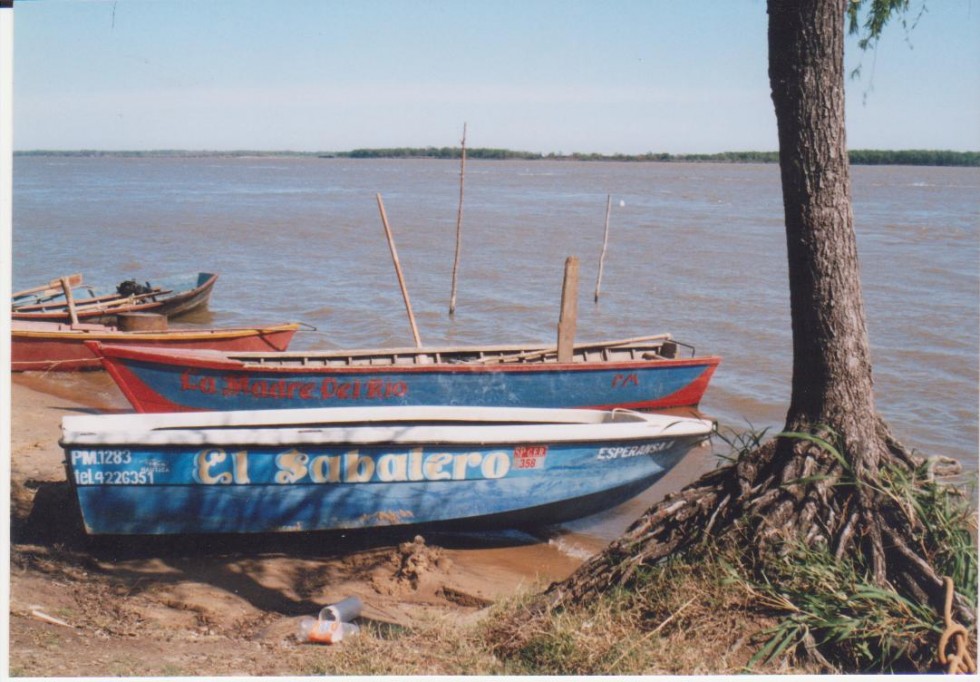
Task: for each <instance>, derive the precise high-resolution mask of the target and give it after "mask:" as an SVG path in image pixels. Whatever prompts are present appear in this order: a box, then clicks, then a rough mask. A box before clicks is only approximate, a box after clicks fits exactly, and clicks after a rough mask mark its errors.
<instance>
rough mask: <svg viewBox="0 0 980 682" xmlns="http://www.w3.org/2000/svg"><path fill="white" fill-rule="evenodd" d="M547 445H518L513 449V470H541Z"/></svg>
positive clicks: (546, 453)
mask: <svg viewBox="0 0 980 682" xmlns="http://www.w3.org/2000/svg"><path fill="white" fill-rule="evenodd" d="M547 456H548V446H547V445H518V446H517V447H515V448H514V468H515V469H543V468H544V459H545V457H547Z"/></svg>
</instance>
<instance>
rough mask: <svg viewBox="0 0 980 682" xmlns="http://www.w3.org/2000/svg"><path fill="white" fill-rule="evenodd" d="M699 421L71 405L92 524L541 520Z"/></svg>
mask: <svg viewBox="0 0 980 682" xmlns="http://www.w3.org/2000/svg"><path fill="white" fill-rule="evenodd" d="M712 430H713V423H712V422H710V421H707V420H701V419H691V418H681V417H674V416H668V415H662V414H645V413H637V412H632V411H628V410H612V411H599V410H554V409H534V408H472V407H442V406H440V407H430V406H426V407H394V408H377V407H375V408H328V409H307V410H260V411H242V412H188V413H173V414H154V415H141V414H123V415H97V416H70V417H65V418H64V419H63V422H62V432H63V435H62V440H61V445H62V447H63V448H64V451H65V463H66V467H67V470H68V477H69V481H70V483H71V485H72V486H73V488H74V490H75V492H76V494H77V498H78V504H79V507H80V509H81V515H82V520H83V522H84V525H85V529H86V531H87V533H89V534H91V535H162V534H196V533H281V532H297V531H321V530H334V529H353V528H375V527H382V526H405V525H427V526H428V525H441V526H445V525H449V526H454V527H459V528H467V529H487V528H512V527H522V526H529V525H534V526H540V525H547V524H553V523H558V522H561V521H566V520H569V519H574V518H580V517H583V516H588V515H590V514H594V513H597V512H599V511H603V510H605V509H608V508H611V507H613V506H615V505H618V504H620V503H621V502H624V501H626V500H627V499H629V498H630V497H633V496H635V495H637V494H639V493H640V492H642V491H643V490H645V489H646V488H648V487H649V486H650V485H652V484H653V483H654V482H655V481H657V480H658V479H659V478H661V477H662V476H663V475H664V474H665V473H666V472H667V471H669V470H670V469H671V467H673V466H674V465H675V464H676V463H677V462H678V461H679V460H680V459H681V458H682V457H683V456H684V454H685V453H687V452H688V451H689V450H690V449H691V448H692V447H695V446H697V445H699V444H702V443H706V441H707V439H708V438H709V436H710V434H711V432H712Z"/></svg>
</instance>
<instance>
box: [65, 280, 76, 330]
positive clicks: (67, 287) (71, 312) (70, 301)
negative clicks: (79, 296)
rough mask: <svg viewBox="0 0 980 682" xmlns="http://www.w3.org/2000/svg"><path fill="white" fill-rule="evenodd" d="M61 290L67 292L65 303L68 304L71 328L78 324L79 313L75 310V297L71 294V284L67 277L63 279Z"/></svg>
mask: <svg viewBox="0 0 980 682" xmlns="http://www.w3.org/2000/svg"><path fill="white" fill-rule="evenodd" d="M61 288H62V289H64V290H65V302H66V303H67V304H68V317H69V318H70V319H71V326H73V327H74V326H75V325H77V324H78V312H77V311H76V310H75V296H74V295H73V294H72V293H71V283H70V282H69V281H68V278H67V277H62V278H61Z"/></svg>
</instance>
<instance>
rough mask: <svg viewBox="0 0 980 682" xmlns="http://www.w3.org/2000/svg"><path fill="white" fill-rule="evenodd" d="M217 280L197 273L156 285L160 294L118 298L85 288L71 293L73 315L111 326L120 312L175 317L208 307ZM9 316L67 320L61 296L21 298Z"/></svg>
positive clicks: (16, 318)
mask: <svg viewBox="0 0 980 682" xmlns="http://www.w3.org/2000/svg"><path fill="white" fill-rule="evenodd" d="M217 281H218V276H217V275H215V274H213V273H209V272H199V273H196V274H194V275H186V276H178V277H174V278H172V279H169V280H163V281H161V282H158V283H157V284H158V286H159V288H160V289H161V292H162V293H159V294H154V295H137V296H121V295H119V294H116V293H115V292H114V291H109V290H98V289H88V288H87V287H84V288H85V290H86V291H87V292H88V293H73V297H74V298H75V315H76V317H77V319H79V320H82V321H85V322H94V323H99V324H114V323H115V321H116V319H117V316H118V315H119V314H121V313H156V314H159V315H166V316H167V317H178V316H180V315H184V314H186V313H189V312H192V311H194V310H197V309H200V308H205V307H207V305H208V302H209V301H210V299H211V292H212V290H213V289H214V285H215V282H217ZM11 316H12V318H13V319H15V320H47V321H55V322H68V321H70V313H69V310H68V304H67V302H66V300H65V296H64V294H63V293H61V294H53V295H51V296H48V297H46V299H45V300H44V301H40V302H38V301H35V300H31V299H30V297H21V298H19V299H17V300H15V301H14V304H13V311H12V313H11Z"/></svg>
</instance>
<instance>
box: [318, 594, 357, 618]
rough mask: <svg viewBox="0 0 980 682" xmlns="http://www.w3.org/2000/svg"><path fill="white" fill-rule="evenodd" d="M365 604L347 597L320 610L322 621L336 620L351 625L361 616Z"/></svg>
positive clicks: (355, 598) (354, 598)
mask: <svg viewBox="0 0 980 682" xmlns="http://www.w3.org/2000/svg"><path fill="white" fill-rule="evenodd" d="M362 608H364V604H362V603H361V600H360V599H358V598H357V597H347V599H344V600H343V601H339V602H337V603H336V604H329V605H327V606H324V607H323V608H322V609H321V610H320V620H336V621H340V622H341V623H350V622H351V621H352V620H354V619H355V618H357V617H358V616H360V615H361V609H362Z"/></svg>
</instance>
